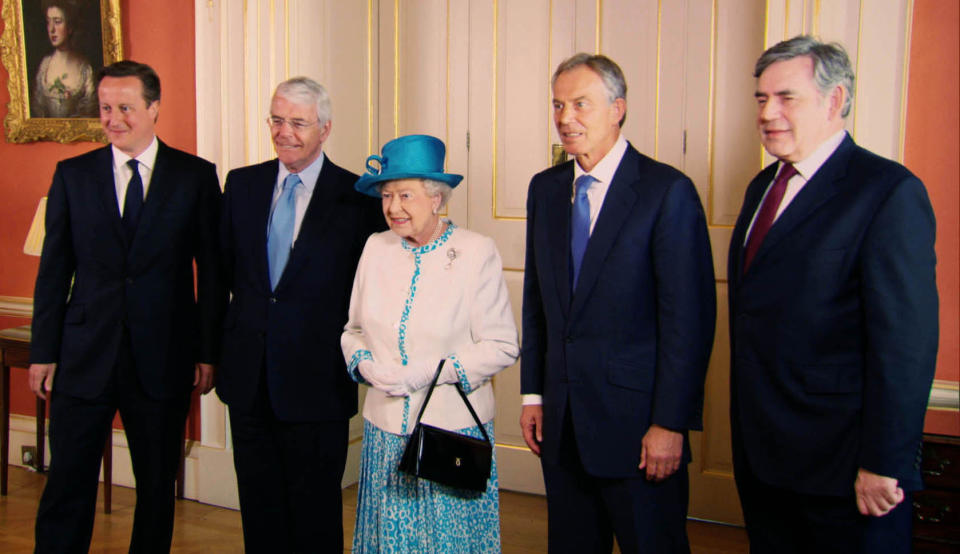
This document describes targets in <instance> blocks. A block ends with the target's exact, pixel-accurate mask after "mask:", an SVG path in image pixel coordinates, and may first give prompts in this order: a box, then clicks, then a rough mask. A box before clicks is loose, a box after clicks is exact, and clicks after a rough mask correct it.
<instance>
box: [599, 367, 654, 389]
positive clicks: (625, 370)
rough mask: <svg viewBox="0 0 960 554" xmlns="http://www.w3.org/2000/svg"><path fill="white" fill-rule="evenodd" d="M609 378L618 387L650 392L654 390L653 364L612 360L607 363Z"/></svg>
mask: <svg viewBox="0 0 960 554" xmlns="http://www.w3.org/2000/svg"><path fill="white" fill-rule="evenodd" d="M607 380H608V381H610V383H611V384H613V385H616V386H618V387H623V388H627V389H632V390H636V391H641V392H650V391H651V390H653V364H637V363H630V362H625V361H617V360H612V361H610V362H608V363H607Z"/></svg>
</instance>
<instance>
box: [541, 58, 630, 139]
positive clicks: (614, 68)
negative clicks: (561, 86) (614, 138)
mask: <svg viewBox="0 0 960 554" xmlns="http://www.w3.org/2000/svg"><path fill="white" fill-rule="evenodd" d="M581 65H585V66H587V67H588V68H590V70H591V71H593V72H594V73H596V74H597V75H599V76H600V79H601V80H602V81H603V87H604V88H605V89H607V100H608V101H609V102H610V103H611V104H612V103H613V102H614V101H615V100H616V99H617V98H623V99H624V101H626V99H627V80H626V79H625V78H624V77H623V71H622V70H621V69H620V66H619V65H617V62H615V61H613V60H611V59H610V58H608V57H606V56H604V55H602V54H586V53H584V52H580V53H579V54H574V55H573V56H570V57H569V58H567V59H565V60H563V61H562V62H560V65H558V66H557V70H556V71H554V72H553V79H552V80H551V81H550V84H551V85H555V84H556V83H557V77H559V76H560V74H561V73H566V72H567V71H570V70H571V69H576V68H578V67H580V66H581ZM625 119H627V112H626V111H624V112H623V117H621V118H620V126H621V127H623V122H624V120H625Z"/></svg>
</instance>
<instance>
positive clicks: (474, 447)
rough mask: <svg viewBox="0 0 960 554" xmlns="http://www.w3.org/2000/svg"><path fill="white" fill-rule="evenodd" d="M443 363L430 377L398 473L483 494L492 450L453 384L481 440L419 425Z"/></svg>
mask: <svg viewBox="0 0 960 554" xmlns="http://www.w3.org/2000/svg"><path fill="white" fill-rule="evenodd" d="M444 362H446V360H445V359H444V360H440V364H439V365H437V373H436V375H434V376H433V382H432V383H431V384H430V390H429V391H427V397H426V398H425V399H424V400H423V406H421V407H420V413H419V414H418V415H417V423H416V425H415V426H414V428H413V434H411V435H410V439H409V440H408V441H407V448H406V449H405V450H404V451H403V457H402V458H400V471H403V472H405V473H409V474H411V475H414V476H416V477H419V478H421V479H429V480H431V481H435V482H437V483H440V484H443V485H447V486H450V487H456V488H459V489H465V490H471V491H480V492H482V491H485V490H487V479H489V478H490V463H491V460H492V458H493V446H491V445H490V436H489V435H487V430H486V429H485V428H484V426H483V424H482V423H480V418H479V417H477V413H476V412H475V411H473V406H471V405H470V401H469V400H468V399H467V395H466V394H465V393H464V392H463V388H461V387H460V383H459V382H458V383H455V386H456V387H457V392H458V393H460V398H462V399H463V403H464V404H466V406H467V409H468V410H470V415H472V416H473V420H474V421H475V422H476V423H477V427H479V428H480V432H481V433H483V439H478V438H474V437H468V436H466V435H461V434H460V433H456V432H454V431H448V430H446V429H441V428H439V427H434V426H433V425H427V424H425V423H420V418H422V417H423V412H424V410H426V409H427V403H428V402H430V396H432V395H433V389H434V387H436V386H437V379H439V378H440V371H441V370H442V369H443V364H444Z"/></svg>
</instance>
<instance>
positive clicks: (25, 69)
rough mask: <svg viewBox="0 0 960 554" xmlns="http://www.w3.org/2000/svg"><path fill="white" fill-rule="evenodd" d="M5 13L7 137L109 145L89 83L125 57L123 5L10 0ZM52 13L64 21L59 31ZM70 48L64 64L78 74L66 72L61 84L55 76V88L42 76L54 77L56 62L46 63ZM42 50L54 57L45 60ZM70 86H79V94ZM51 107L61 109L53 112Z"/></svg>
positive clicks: (105, 0) (116, 0)
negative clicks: (121, 26)
mask: <svg viewBox="0 0 960 554" xmlns="http://www.w3.org/2000/svg"><path fill="white" fill-rule="evenodd" d="M57 6H63V7H62V8H61V7H57ZM55 9H59V10H60V11H59V12H57V11H54V10H55ZM42 10H46V13H43V12H42ZM67 14H69V15H67ZM0 15H2V17H3V24H4V26H3V35H0V58H2V62H3V66H4V68H6V70H7V74H8V75H9V79H8V81H7V89H8V90H9V91H10V102H9V103H8V104H7V116H6V118H4V121H3V124H4V128H5V129H6V134H7V140H8V141H9V142H35V141H56V142H61V143H66V142H75V141H98V142H106V136H105V135H104V133H103V129H102V128H101V127H100V121H99V119H98V118H97V116H96V113H97V112H96V106H97V100H96V91H93V95H92V98H91V97H90V94H89V91H90V88H91V86H92V85H91V83H92V81H91V79H93V78H95V75H96V72H97V71H98V70H99V69H100V68H101V67H103V66H104V65H109V64H111V63H113V62H115V61H119V60H121V59H123V38H122V34H121V30H120V0H5V1H4V2H3V10H2V13H0ZM48 16H59V17H58V18H57V19H53V20H51V21H56V22H57V25H60V26H59V27H57V28H56V29H55V30H50V29H52V28H53V27H51V25H52V24H51V23H48ZM71 18H73V19H74V21H72V22H71V21H70V19H71ZM63 21H66V22H67V23H68V24H64V23H62V22H63ZM25 22H26V24H25ZM83 24H86V29H84V28H83V27H82V26H81V25H83ZM97 24H99V29H97V28H96V27H97ZM78 33H79V35H80V39H78V38H77V34H78ZM81 39H85V40H81ZM65 42H66V43H68V46H64V43H65ZM98 43H99V46H100V48H99V49H98V48H97V46H98ZM66 48H69V49H70V50H68V51H69V58H67V59H69V60H70V62H71V63H73V64H74V65H73V66H69V67H68V69H72V70H74V75H69V74H68V73H64V74H63V77H64V81H63V82H61V80H60V78H57V77H55V76H54V83H53V84H50V82H49V79H44V78H43V77H42V76H47V75H49V72H48V71H47V70H46V68H49V67H51V66H52V65H53V64H52V63H50V64H49V65H48V59H53V58H52V56H53V55H54V53H56V51H57V50H60V51H63V50H64V49H66ZM44 52H49V53H48V54H47V55H46V56H44V55H42V54H43V53H44ZM88 60H89V61H88ZM41 75H42V76H41ZM64 82H66V83H68V84H67V85H64ZM38 83H44V85H43V86H41V85H39V84H38ZM70 85H76V86H77V87H78V88H77V90H78V91H79V92H76V93H75V92H74V91H72V90H71V89H70V88H69V86H70ZM44 86H45V87H46V88H44ZM41 90H43V91H44V92H46V93H47V94H44V93H43V92H41ZM51 98H53V100H51ZM50 103H56V107H55V108H49V107H48V106H49V105H50Z"/></svg>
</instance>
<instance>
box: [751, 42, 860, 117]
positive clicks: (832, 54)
mask: <svg viewBox="0 0 960 554" xmlns="http://www.w3.org/2000/svg"><path fill="white" fill-rule="evenodd" d="M800 56H808V57H809V58H810V59H811V60H813V82H814V83H816V85H817V88H818V89H820V94H821V95H822V96H826V95H828V94H829V93H830V91H831V90H833V87H836V86H838V85H839V86H842V87H843V88H845V89H846V90H847V98H846V99H845V100H844V103H843V109H842V110H841V112H840V115H841V116H842V117H847V116H848V115H850V108H851V107H852V106H853V93H854V90H855V86H856V75H855V74H854V72H853V67H852V66H851V65H850V58H849V57H848V56H847V51H846V50H844V48H843V46H842V45H840V43H838V42H831V43H824V42H820V41H819V40H817V39H815V38H813V37H812V36H810V35H798V36H795V37H793V38H792V39H790V40H785V41H783V42H778V43H777V44H775V45H773V46H771V47H770V48H769V49H767V51H766V52H764V53H763V54H762V55H761V56H760V59H758V60H757V65H756V67H754V70H753V76H754V77H758V78H759V77H760V75H761V74H762V73H763V72H764V70H765V69H767V68H768V67H770V65H772V64H774V63H776V62H782V61H786V60H792V59H793V58H798V57H800Z"/></svg>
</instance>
